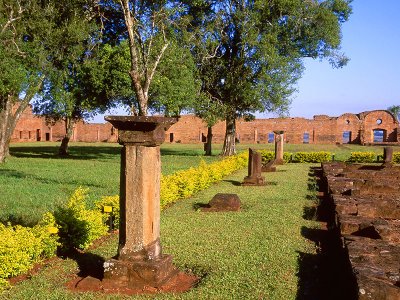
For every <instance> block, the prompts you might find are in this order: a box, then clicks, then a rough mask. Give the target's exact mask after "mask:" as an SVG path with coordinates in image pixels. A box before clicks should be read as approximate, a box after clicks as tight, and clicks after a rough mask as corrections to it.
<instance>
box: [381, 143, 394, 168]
mask: <svg viewBox="0 0 400 300" xmlns="http://www.w3.org/2000/svg"><path fill="white" fill-rule="evenodd" d="M383 160H384V161H383V166H385V167H390V166H392V165H393V147H384V148H383Z"/></svg>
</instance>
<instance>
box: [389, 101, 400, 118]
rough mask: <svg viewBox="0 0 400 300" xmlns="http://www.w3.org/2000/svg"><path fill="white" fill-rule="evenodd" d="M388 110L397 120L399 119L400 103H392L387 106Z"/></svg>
mask: <svg viewBox="0 0 400 300" xmlns="http://www.w3.org/2000/svg"><path fill="white" fill-rule="evenodd" d="M387 110H388V111H390V112H391V113H392V114H393V115H394V117H395V118H396V120H397V121H399V117H400V105H392V106H389V107H388V108H387Z"/></svg>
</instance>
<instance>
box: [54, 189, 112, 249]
mask: <svg viewBox="0 0 400 300" xmlns="http://www.w3.org/2000/svg"><path fill="white" fill-rule="evenodd" d="M87 193H88V189H83V188H81V187H80V188H78V189H77V190H76V191H75V192H74V193H73V194H72V196H71V197H70V199H69V201H68V203H67V205H66V206H64V207H59V208H58V210H56V212H55V217H56V220H57V224H58V225H59V226H60V232H59V236H60V241H61V245H62V248H63V249H64V250H66V249H70V248H79V249H83V250H84V249H87V248H88V247H89V246H90V245H91V244H92V243H93V242H94V240H96V239H97V238H99V237H101V236H103V235H105V234H106V233H107V231H108V228H107V225H105V216H104V215H103V214H102V213H101V212H100V211H99V210H97V209H93V210H92V209H88V208H87V207H86V198H87Z"/></svg>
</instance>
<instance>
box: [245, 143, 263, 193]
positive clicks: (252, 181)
mask: <svg viewBox="0 0 400 300" xmlns="http://www.w3.org/2000/svg"><path fill="white" fill-rule="evenodd" d="M242 185H265V178H264V177H262V176H261V153H259V152H257V151H255V150H253V149H251V148H249V165H248V176H246V177H245V178H244V179H243V182H242Z"/></svg>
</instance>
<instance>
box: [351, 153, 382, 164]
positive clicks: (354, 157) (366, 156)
mask: <svg viewBox="0 0 400 300" xmlns="http://www.w3.org/2000/svg"><path fill="white" fill-rule="evenodd" d="M375 160H376V154H375V153H374V152H351V154H350V157H349V159H348V160H347V162H350V163H372V162H374V161H375Z"/></svg>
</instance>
